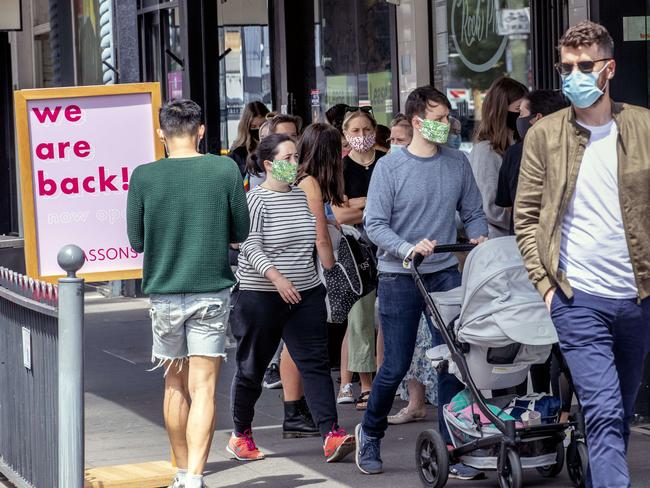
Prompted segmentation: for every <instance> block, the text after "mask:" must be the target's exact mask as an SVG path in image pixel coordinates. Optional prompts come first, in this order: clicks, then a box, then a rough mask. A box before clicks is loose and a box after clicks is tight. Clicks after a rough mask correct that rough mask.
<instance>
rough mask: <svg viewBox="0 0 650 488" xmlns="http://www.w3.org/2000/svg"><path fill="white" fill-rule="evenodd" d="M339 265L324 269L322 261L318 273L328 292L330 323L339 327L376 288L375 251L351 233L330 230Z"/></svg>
mask: <svg viewBox="0 0 650 488" xmlns="http://www.w3.org/2000/svg"><path fill="white" fill-rule="evenodd" d="M328 228H329V231H330V237H331V238H332V246H333V247H334V255H335V257H336V263H335V264H334V266H333V267H332V268H331V269H325V268H323V266H322V264H321V263H320V261H319V260H317V262H318V266H317V269H318V273H319V276H320V278H321V281H322V283H323V284H324V285H325V288H326V289H327V296H326V298H325V303H326V306H327V321H328V322H330V323H333V324H340V323H343V322H345V321H346V320H347V318H348V314H349V313H350V310H352V307H353V306H354V304H355V303H357V301H358V300H359V299H360V298H361V297H363V296H365V295H367V294H368V293H370V292H372V291H373V290H374V289H376V287H377V266H376V264H375V259H374V255H373V251H372V248H371V247H370V246H369V245H368V244H367V243H366V242H364V241H362V240H361V239H357V237H356V236H355V235H354V234H353V232H354V231H352V232H345V231H340V230H338V229H337V228H336V227H334V226H328Z"/></svg>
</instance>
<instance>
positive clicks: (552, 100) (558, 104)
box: [524, 90, 569, 117]
mask: <svg viewBox="0 0 650 488" xmlns="http://www.w3.org/2000/svg"><path fill="white" fill-rule="evenodd" d="M524 98H525V99H526V100H528V104H529V105H530V113H531V115H536V114H541V115H542V117H546V116H547V115H550V114H552V113H553V112H557V111H558V110H562V109H563V108H566V107H568V106H569V104H568V103H567V101H566V99H565V98H564V96H563V95H562V94H561V93H560V92H559V91H555V90H534V91H532V92H530V93H529V94H528V95H526V96H525V97H524Z"/></svg>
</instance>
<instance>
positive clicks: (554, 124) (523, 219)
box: [515, 103, 650, 299]
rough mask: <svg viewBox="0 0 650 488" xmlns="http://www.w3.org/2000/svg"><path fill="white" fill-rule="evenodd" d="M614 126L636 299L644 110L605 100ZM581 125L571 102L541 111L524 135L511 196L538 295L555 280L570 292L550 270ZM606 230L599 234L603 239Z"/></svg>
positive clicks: (649, 285) (646, 240) (648, 255)
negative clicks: (546, 112)
mask: <svg viewBox="0 0 650 488" xmlns="http://www.w3.org/2000/svg"><path fill="white" fill-rule="evenodd" d="M612 116H613V118H614V121H615V122H616V125H617V127H618V132H619V136H618V143H617V152H618V186H619V195H620V197H619V198H620V202H621V213H622V215H623V226H624V228H625V235H626V238H627V243H628V249H629V252H630V258H631V260H632V267H633V269H634V276H635V280H636V283H637V287H638V290H639V298H640V299H644V298H646V297H648V296H649V295H650V111H649V110H647V109H645V108H642V107H635V106H633V105H626V104H620V103H613V105H612ZM589 135H590V134H589V131H588V130H587V129H585V128H584V127H581V126H580V125H578V124H577V122H576V120H575V113H574V111H573V109H572V108H567V109H564V110H561V111H559V112H556V113H554V114H552V115H549V116H547V117H544V118H543V119H542V120H540V121H539V122H537V123H536V124H535V125H534V126H533V127H532V128H531V129H530V130H529V131H528V133H527V134H526V140H525V142H524V154H523V158H522V161H521V172H520V174H519V186H518V187H517V198H516V201H515V232H516V234H517V243H518V244H519V249H520V250H521V254H522V256H523V258H524V263H525V265H526V268H527V269H528V273H529V275H530V279H531V280H532V282H533V284H534V285H535V286H536V287H537V290H538V291H539V293H540V294H541V295H542V296H544V295H545V294H546V292H547V291H548V290H549V289H550V288H551V287H554V286H559V287H560V288H561V289H562V291H563V292H564V294H565V295H566V296H567V297H569V298H571V297H572V296H573V291H572V290H571V285H570V283H569V282H568V280H567V279H566V276H565V275H564V273H563V272H562V271H561V270H558V266H559V262H560V245H561V240H562V222H563V218H564V215H565V213H566V211H567V208H568V206H569V203H570V202H571V200H572V197H573V193H574V190H575V186H576V180H577V178H578V171H579V170H580V164H581V163H582V157H583V155H584V152H585V148H586V146H587V143H588V142H589ZM607 238H608V236H606V235H604V236H602V239H603V241H604V240H606V239H607Z"/></svg>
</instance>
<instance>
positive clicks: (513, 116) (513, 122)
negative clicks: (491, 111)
mask: <svg viewBox="0 0 650 488" xmlns="http://www.w3.org/2000/svg"><path fill="white" fill-rule="evenodd" d="M518 118H519V112H511V111H510V110H508V117H507V118H506V127H507V128H508V129H510V130H512V131H516V130H517V119H518Z"/></svg>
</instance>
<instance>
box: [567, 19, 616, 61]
mask: <svg viewBox="0 0 650 488" xmlns="http://www.w3.org/2000/svg"><path fill="white" fill-rule="evenodd" d="M594 44H596V45H597V46H598V47H599V48H600V51H601V52H602V53H603V55H604V56H608V57H610V58H611V57H612V56H614V40H613V39H612V36H610V35H609V32H608V31H607V29H605V27H603V26H602V25H600V24H597V23H596V22H592V21H591V20H584V21H582V22H580V23H578V24H576V25H574V26H572V27H569V29H568V30H567V31H566V32H565V33H564V35H563V36H562V38H561V39H560V42H559V45H558V49H562V48H563V47H572V48H577V47H582V46H586V47H589V46H593V45H594Z"/></svg>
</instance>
